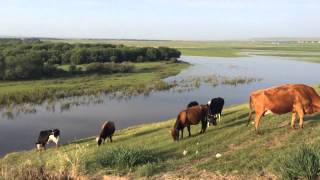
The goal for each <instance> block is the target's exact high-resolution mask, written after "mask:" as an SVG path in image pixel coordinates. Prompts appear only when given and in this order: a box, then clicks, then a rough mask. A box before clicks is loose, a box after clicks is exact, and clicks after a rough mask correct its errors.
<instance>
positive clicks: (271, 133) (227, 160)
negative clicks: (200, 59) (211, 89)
mask: <svg viewBox="0 0 320 180" xmlns="http://www.w3.org/2000/svg"><path fill="white" fill-rule="evenodd" d="M247 118H248V107H247V104H244V105H236V106H232V107H229V108H227V109H225V110H224V112H223V119H222V122H221V123H220V124H218V126H210V127H209V128H208V129H207V132H206V133H205V134H199V131H200V125H198V126H192V128H191V129H192V137H185V138H184V139H183V140H181V141H179V142H173V140H172V138H171V136H170V134H169V130H170V129H171V128H172V126H173V124H174V120H168V121H164V122H159V123H152V124H143V125H138V126H134V127H130V128H127V129H123V130H119V131H117V132H116V133H115V136H114V138H113V139H114V142H113V143H109V142H108V143H106V144H104V145H102V146H100V147H97V145H96V142H95V139H94V138H88V139H82V140H79V141H76V142H74V143H70V144H65V145H62V146H61V147H60V148H59V149H58V150H57V149H54V148H50V149H48V150H47V151H44V152H37V151H36V150H30V151H24V152H17V153H11V154H8V155H6V156H5V157H4V158H2V159H1V160H0V167H2V168H4V167H5V168H7V169H10V167H13V168H15V170H19V169H24V168H26V167H30V166H32V167H33V168H34V167H39V166H41V167H45V168H46V169H47V170H48V171H53V172H61V170H64V171H67V172H69V173H72V174H73V175H75V176H82V177H91V178H93V177H95V178H100V177H101V176H103V175H117V176H118V175H122V176H129V177H132V178H139V177H145V176H149V178H151V179H159V178H172V179H177V178H207V179H208V178H209V179H215V178H217V179H218V178H227V179H268V178H270V177H277V176H279V173H278V171H277V167H279V166H281V161H282V160H283V158H285V157H286V156H288V155H290V154H291V153H293V152H295V151H296V150H297V148H298V147H300V146H301V145H304V144H320V137H319V133H320V123H319V120H320V115H316V114H315V115H311V116H307V117H306V118H305V128H304V129H298V130H294V129H291V128H290V127H289V125H288V124H289V122H290V118H291V116H290V114H285V115H281V116H266V117H263V119H262V121H261V126H260V127H261V134H260V135H257V134H256V133H255V131H254V128H253V127H252V125H250V126H249V127H247V126H246V122H247ZM97 132H98V130H97ZM186 134H187V133H186V130H185V136H186ZM119 151H120V152H124V153H123V154H120V155H118V156H117V155H116V156H114V154H115V152H119ZM132 151H134V152H132ZM140 151H141V152H140ZM183 151H187V154H186V155H183ZM139 152H140V154H139ZM197 152H198V153H197ZM108 153H109V154H108ZM130 153H131V154H130ZM216 153H220V154H221V155H222V156H221V157H220V158H216ZM110 154H112V155H113V156H112V157H110ZM125 154H130V158H129V159H126V158H128V157H123V156H125ZM147 157H148V158H149V159H145V160H146V161H144V162H142V163H140V164H137V165H136V166H132V167H127V168H126V167H123V166H125V164H127V163H129V162H131V160H132V158H133V159H134V158H137V159H139V158H147ZM113 158H119V159H120V160H118V159H116V160H118V161H116V160H114V159H113ZM121 158H122V159H121ZM155 159H156V160H155ZM111 160H114V161H116V162H115V163H116V164H113V165H115V166H112V165H111V164H110V163H109V164H108V161H111ZM148 160H150V161H148ZM117 163H118V164H117Z"/></svg>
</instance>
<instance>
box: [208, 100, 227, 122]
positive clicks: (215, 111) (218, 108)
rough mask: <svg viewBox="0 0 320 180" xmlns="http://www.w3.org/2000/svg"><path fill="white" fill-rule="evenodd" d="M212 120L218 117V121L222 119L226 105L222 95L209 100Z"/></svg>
mask: <svg viewBox="0 0 320 180" xmlns="http://www.w3.org/2000/svg"><path fill="white" fill-rule="evenodd" d="M208 105H209V107H210V108H209V114H210V121H211V120H212V119H216V118H217V117H218V121H219V122H220V121H221V113H222V109H223V106H224V99H223V98H221V97H217V98H213V99H211V101H209V102H208Z"/></svg>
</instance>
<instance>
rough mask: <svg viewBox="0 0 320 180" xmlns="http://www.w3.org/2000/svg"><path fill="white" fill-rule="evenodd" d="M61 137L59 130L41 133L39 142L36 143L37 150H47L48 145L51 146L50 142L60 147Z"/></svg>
mask: <svg viewBox="0 0 320 180" xmlns="http://www.w3.org/2000/svg"><path fill="white" fill-rule="evenodd" d="M59 137H60V131H59V129H53V130H44V131H41V132H40V134H39V137H38V141H37V142H36V146H37V149H38V150H41V149H46V144H49V143H50V142H53V143H55V144H56V147H58V146H59V144H58V143H59Z"/></svg>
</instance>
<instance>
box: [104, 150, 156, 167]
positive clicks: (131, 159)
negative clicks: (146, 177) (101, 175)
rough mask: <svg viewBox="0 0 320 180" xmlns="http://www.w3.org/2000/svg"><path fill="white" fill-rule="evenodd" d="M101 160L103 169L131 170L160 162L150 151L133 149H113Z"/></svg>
mask: <svg viewBox="0 0 320 180" xmlns="http://www.w3.org/2000/svg"><path fill="white" fill-rule="evenodd" d="M99 159H100V164H101V165H102V166H103V167H112V168H117V169H129V168H134V167H136V166H139V165H143V164H147V163H152V162H157V161H158V158H156V157H155V155H154V153H152V152H151V151H150V150H147V149H143V148H131V147H119V148H113V149H111V150H109V151H108V152H106V153H103V154H102V156H101V157H100V158H99Z"/></svg>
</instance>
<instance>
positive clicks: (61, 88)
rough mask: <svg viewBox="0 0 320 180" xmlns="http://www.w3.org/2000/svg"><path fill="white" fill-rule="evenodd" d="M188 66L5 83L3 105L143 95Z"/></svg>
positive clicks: (156, 65)
mask: <svg viewBox="0 0 320 180" xmlns="http://www.w3.org/2000/svg"><path fill="white" fill-rule="evenodd" d="M188 66H189V64H186V63H167V62H147V63H136V64H135V70H134V72H133V73H118V74H113V75H83V76H77V77H70V78H58V79H46V80H32V81H1V82H0V105H6V106H10V104H13V103H14V104H21V103H34V104H40V103H42V102H43V101H45V100H49V101H52V100H54V99H56V98H64V97H69V96H79V95H95V94H100V93H104V92H114V91H125V92H128V93H130V92H131V91H143V90H146V89H149V88H150V85H152V84H155V83H156V82H158V81H160V80H161V79H163V78H165V77H168V76H172V75H175V74H178V73H179V72H180V71H181V70H182V69H184V68H186V67H188ZM62 68H68V67H62ZM129 91H130V92H129Z"/></svg>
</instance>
